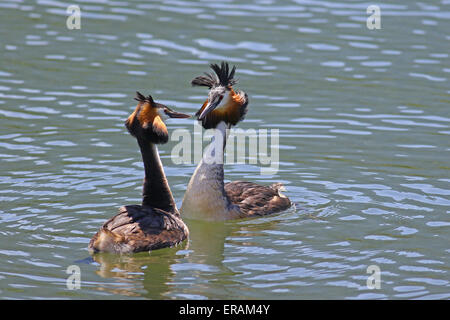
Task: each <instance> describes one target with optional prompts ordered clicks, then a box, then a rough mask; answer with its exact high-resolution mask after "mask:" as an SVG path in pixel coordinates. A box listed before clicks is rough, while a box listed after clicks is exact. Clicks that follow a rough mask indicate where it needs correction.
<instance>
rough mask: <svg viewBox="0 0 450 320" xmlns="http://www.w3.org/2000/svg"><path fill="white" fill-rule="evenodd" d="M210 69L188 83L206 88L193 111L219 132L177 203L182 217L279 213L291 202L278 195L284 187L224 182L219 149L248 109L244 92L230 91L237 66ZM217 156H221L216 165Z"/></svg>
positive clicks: (213, 66) (249, 215)
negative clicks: (180, 201) (229, 131)
mask: <svg viewBox="0 0 450 320" xmlns="http://www.w3.org/2000/svg"><path fill="white" fill-rule="evenodd" d="M210 67H211V69H212V70H213V71H214V73H205V75H204V76H198V77H196V78H194V79H193V80H192V82H191V84H192V85H193V86H205V87H208V88H209V89H210V90H209V95H208V99H207V100H206V101H205V103H203V105H202V107H201V108H200V109H199V110H198V111H197V113H196V114H195V115H196V116H197V118H198V120H199V121H201V124H202V126H203V128H205V129H210V128H214V129H217V130H219V132H220V135H219V137H221V138H216V137H215V138H213V141H212V143H211V144H210V145H209V146H208V147H207V148H206V149H205V154H204V155H203V159H202V160H201V161H200V163H199V164H198V166H197V168H196V169H195V172H194V174H193V175H192V177H191V180H190V181H189V185H188V187H187V190H186V193H185V194H184V199H183V203H182V205H181V209H180V211H181V214H182V215H183V216H184V217H189V218H193V219H204V220H228V219H236V218H244V217H252V216H262V215H267V214H271V213H276V212H280V211H283V210H286V209H288V208H289V207H290V206H291V202H290V200H289V199H288V198H287V197H286V196H285V195H283V194H282V193H281V191H282V190H283V185H282V184H281V183H274V184H272V185H271V186H261V185H258V184H256V183H253V182H246V181H234V182H229V183H224V181H223V179H224V171H223V153H224V149H225V144H226V140H227V131H228V130H227V129H230V128H231V126H234V125H236V124H237V123H238V122H239V121H241V120H242V119H243V118H244V116H245V114H246V113H247V106H248V96H247V94H246V93H244V92H242V91H239V90H234V89H233V85H234V84H235V83H236V82H237V80H236V79H234V73H235V71H236V67H235V66H233V68H232V69H231V71H230V70H229V66H228V63H225V62H222V64H221V66H219V65H217V64H211V65H210ZM216 159H221V160H222V161H219V163H218V162H217V161H216Z"/></svg>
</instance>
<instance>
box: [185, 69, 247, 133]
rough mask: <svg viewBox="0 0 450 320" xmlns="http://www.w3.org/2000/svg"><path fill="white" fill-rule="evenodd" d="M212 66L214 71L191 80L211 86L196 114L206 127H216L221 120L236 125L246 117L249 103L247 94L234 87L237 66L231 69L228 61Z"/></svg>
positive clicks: (194, 84) (193, 83)
mask: <svg viewBox="0 0 450 320" xmlns="http://www.w3.org/2000/svg"><path fill="white" fill-rule="evenodd" d="M210 67H211V69H212V70H213V71H214V72H211V73H206V72H205V75H201V76H198V77H195V78H194V79H193V80H192V81H191V84H192V85H193V86H204V87H208V88H209V93H208V98H207V99H206V101H205V102H204V103H203V105H202V107H201V108H200V109H199V110H198V111H197V113H196V114H195V115H196V116H197V119H198V120H199V121H201V123H202V126H203V127H204V128H205V129H210V128H215V127H216V126H217V124H219V123H220V122H221V121H224V122H225V123H227V124H228V125H236V124H237V123H238V122H239V121H241V120H242V119H243V118H244V116H245V113H246V112H247V104H248V97H247V94H245V93H244V92H242V91H235V90H234V89H233V85H234V84H236V83H237V79H235V78H234V73H235V71H236V66H233V68H232V69H231V71H230V68H229V66H228V63H227V62H222V63H221V65H220V66H219V65H218V64H211V65H210Z"/></svg>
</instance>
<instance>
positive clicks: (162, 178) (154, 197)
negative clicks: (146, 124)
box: [137, 138, 178, 214]
mask: <svg viewBox="0 0 450 320" xmlns="http://www.w3.org/2000/svg"><path fill="white" fill-rule="evenodd" d="M137 141H138V144H139V148H140V149H141V154H142V161H143V162H144V169H145V178H144V187H143V192H142V205H143V206H151V207H153V208H159V209H162V210H165V211H168V212H172V213H176V214H178V210H177V206H176V204H175V201H174V199H173V196H172V192H171V191H170V187H169V183H168V182H167V178H166V175H165V174H164V169H163V165H162V163H161V159H160V158H159V153H158V148H157V147H156V145H155V144H153V143H151V142H149V141H147V140H145V139H142V138H137Z"/></svg>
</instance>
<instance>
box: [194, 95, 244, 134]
mask: <svg viewBox="0 0 450 320" xmlns="http://www.w3.org/2000/svg"><path fill="white" fill-rule="evenodd" d="M207 104H208V100H206V101H205V103H203V106H202V107H201V109H200V110H199V111H198V112H197V114H201V112H202V111H203V109H204V108H205V107H206V105H207ZM244 107H245V96H244V95H243V94H238V93H236V92H235V91H234V90H233V88H231V91H230V94H229V98H228V100H227V101H225V102H224V103H223V104H222V105H221V106H219V107H218V108H216V109H214V110H213V111H211V112H210V113H208V114H207V115H206V117H205V119H204V120H203V121H202V124H203V127H204V128H205V129H210V128H215V127H216V126H217V125H218V124H219V123H220V122H221V121H224V122H226V123H229V124H232V125H236V124H237V123H238V122H239V121H240V120H241V119H242V117H243V115H244V114H245V111H244V110H243V108H244Z"/></svg>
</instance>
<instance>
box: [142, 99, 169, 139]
mask: <svg viewBox="0 0 450 320" xmlns="http://www.w3.org/2000/svg"><path fill="white" fill-rule="evenodd" d="M138 120H139V122H140V124H141V126H142V127H143V128H144V129H147V128H148V127H149V125H150V126H152V127H153V130H157V131H161V132H164V133H166V134H167V127H166V125H165V124H164V122H163V121H162V119H161V117H160V115H159V113H158V110H157V109H156V108H153V107H151V106H150V105H144V106H143V107H142V109H141V112H139V115H138Z"/></svg>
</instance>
